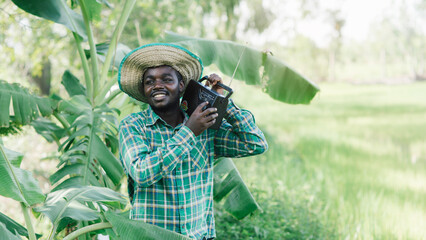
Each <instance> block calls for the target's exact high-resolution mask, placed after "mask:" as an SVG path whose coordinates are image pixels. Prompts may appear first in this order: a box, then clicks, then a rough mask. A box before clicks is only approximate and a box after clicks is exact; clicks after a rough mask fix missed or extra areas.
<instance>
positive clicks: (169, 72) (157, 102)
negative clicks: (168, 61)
mask: <svg viewBox="0 0 426 240" xmlns="http://www.w3.org/2000/svg"><path fill="white" fill-rule="evenodd" d="M142 81H143V93H144V95H145V96H146V98H147V99H148V104H149V105H150V106H151V108H152V109H153V110H154V111H168V110H171V109H173V108H178V107H179V97H180V94H181V92H182V91H183V88H184V82H183V80H182V77H181V76H180V74H179V73H178V72H177V71H176V70H174V69H173V68H172V67H170V66H159V67H153V68H148V69H147V70H146V71H145V74H144V75H143V80H142Z"/></svg>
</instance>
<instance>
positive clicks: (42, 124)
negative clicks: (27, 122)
mask: <svg viewBox="0 0 426 240" xmlns="http://www.w3.org/2000/svg"><path fill="white" fill-rule="evenodd" d="M31 126H33V128H34V129H35V130H36V132H37V133H38V134H40V135H41V136H43V137H44V138H45V139H46V140H47V141H48V142H59V140H60V139H61V138H62V137H64V136H65V133H66V131H65V129H63V128H61V127H59V126H58V125H56V124H55V123H53V122H52V121H50V120H48V119H45V118H38V119H36V120H34V121H32V122H31Z"/></svg>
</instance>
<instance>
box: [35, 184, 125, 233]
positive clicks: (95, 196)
mask: <svg viewBox="0 0 426 240" xmlns="http://www.w3.org/2000/svg"><path fill="white" fill-rule="evenodd" d="M88 202H90V203H93V204H94V203H99V204H103V205H108V206H111V207H120V206H121V205H125V204H126V203H127V201H126V199H125V198H124V196H123V195H121V194H119V193H117V192H115V191H113V190H111V189H108V188H104V187H94V186H85V187H81V188H68V189H62V190H59V191H55V192H51V193H49V195H48V196H47V199H46V201H45V203H44V204H43V206H41V207H37V208H34V211H36V212H40V213H43V214H44V215H46V216H47V217H48V218H49V219H50V220H51V221H52V223H53V225H54V226H58V224H59V222H60V221H61V220H62V219H65V218H70V219H73V220H76V221H91V220H96V219H99V218H100V216H101V215H100V212H99V210H98V209H92V208H90V207H88V206H87V205H86V203H88Z"/></svg>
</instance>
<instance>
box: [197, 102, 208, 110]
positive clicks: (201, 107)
mask: <svg viewBox="0 0 426 240" xmlns="http://www.w3.org/2000/svg"><path fill="white" fill-rule="evenodd" d="M207 104H209V102H202V103H200V104H199V105H198V106H197V108H196V109H195V111H198V112H203V110H202V109H203V107H204V106H206V105H207ZM204 111H205V110H204Z"/></svg>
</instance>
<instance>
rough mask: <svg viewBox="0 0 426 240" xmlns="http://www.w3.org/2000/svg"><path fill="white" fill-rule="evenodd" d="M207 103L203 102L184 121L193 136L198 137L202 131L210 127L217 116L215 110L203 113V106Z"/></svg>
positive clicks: (211, 109) (208, 109)
mask: <svg viewBox="0 0 426 240" xmlns="http://www.w3.org/2000/svg"><path fill="white" fill-rule="evenodd" d="M207 104H208V102H203V103H201V104H200V105H198V107H197V108H196V109H195V110H194V112H193V113H192V114H191V117H189V119H188V121H186V123H185V126H187V127H188V128H189V129H191V131H192V132H193V133H194V134H195V136H198V135H200V134H201V133H202V132H204V130H206V129H207V128H209V127H210V126H212V125H213V124H214V123H215V122H216V118H217V116H218V114H217V113H216V112H217V109H216V108H207V109H205V110H204V111H203V108H204V106H206V105H207Z"/></svg>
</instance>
